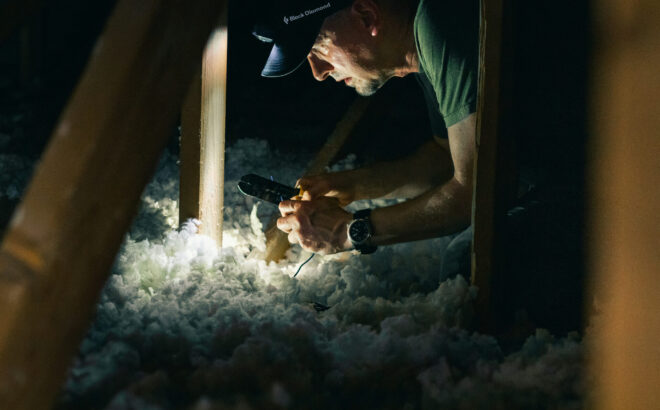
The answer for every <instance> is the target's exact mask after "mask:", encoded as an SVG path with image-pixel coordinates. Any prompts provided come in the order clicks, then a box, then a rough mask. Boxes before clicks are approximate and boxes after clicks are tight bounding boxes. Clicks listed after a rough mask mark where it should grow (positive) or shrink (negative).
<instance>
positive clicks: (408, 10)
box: [255, 0, 416, 95]
mask: <svg viewBox="0 0 660 410" xmlns="http://www.w3.org/2000/svg"><path fill="white" fill-rule="evenodd" d="M414 3H416V1H414V0H410V1H408V0H346V1H343V2H341V1H340V2H337V3H332V2H328V3H325V4H322V5H320V6H318V7H314V8H311V9H309V10H305V11H302V12H301V13H299V14H297V15H296V14H293V15H291V16H289V17H287V16H284V18H283V19H282V20H283V21H285V26H284V27H283V30H282V31H283V32H285V33H287V34H279V38H280V39H275V41H274V43H275V46H274V47H273V51H272V52H271V55H270V57H269V59H268V62H267V63H266V67H265V68H264V72H262V75H264V76H266V77H278V76H282V75H286V74H289V73H290V72H292V71H294V70H295V69H296V68H297V67H298V66H299V65H300V62H299V61H300V60H302V59H304V54H306V58H307V61H308V62H309V64H310V67H311V69H312V73H313V74H314V77H315V78H316V79H317V80H319V81H323V80H325V79H326V78H328V77H332V78H334V79H335V80H336V81H344V82H345V84H346V85H348V86H350V87H354V88H355V89H356V91H357V92H358V93H359V94H361V95H371V94H373V93H374V92H376V90H378V89H379V88H380V87H381V86H382V85H383V84H384V83H385V82H386V81H387V80H388V79H390V78H391V77H394V76H403V75H405V74H407V73H408V72H410V71H411V70H410V68H411V66H412V65H414V64H416V55H415V56H413V55H414V54H416V53H415V47H414V38H413V35H412V14H413V13H412V9H413V7H412V5H413V4H414ZM306 4H310V3H309V2H306ZM320 9H323V10H320ZM314 10H317V11H316V12H315V13H313V12H314ZM322 11H325V13H323V12H322ZM280 14H282V13H281V12H280ZM299 16H300V17H299ZM302 16H304V17H302ZM292 17H293V18H295V19H296V21H299V20H300V21H301V22H300V23H298V24H296V25H293V24H292V21H291V18H292ZM287 18H288V19H289V22H288V23H287V22H286V19H287ZM305 18H307V20H306V21H304V22H303V21H302V20H304V19H305ZM260 32H261V33H268V31H267V30H264V29H263V28H261V29H260V28H259V27H256V28H255V35H257V36H258V37H260V38H262V39H263V37H268V36H267V35H263V34H260ZM273 37H277V35H274V36H273ZM305 37H307V38H305ZM305 40H307V41H310V42H309V43H306V42H305ZM294 43H295V44H296V46H297V48H296V50H295V51H293V48H294V47H293V44H294ZM308 44H309V45H308ZM303 52H304V54H303ZM273 68H281V69H280V70H273Z"/></svg>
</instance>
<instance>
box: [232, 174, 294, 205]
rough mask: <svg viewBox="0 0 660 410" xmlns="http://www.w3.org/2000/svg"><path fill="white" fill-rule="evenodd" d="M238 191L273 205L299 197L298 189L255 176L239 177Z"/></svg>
mask: <svg viewBox="0 0 660 410" xmlns="http://www.w3.org/2000/svg"><path fill="white" fill-rule="evenodd" d="M238 189H239V190H240V191H241V192H242V193H243V194H245V195H248V196H252V197H255V198H258V199H261V200H263V201H268V202H271V203H273V204H275V205H277V204H279V203H280V202H282V201H285V200H287V199H291V198H293V197H294V196H299V195H300V193H301V192H300V189H298V188H293V187H290V186H286V185H283V184H280V183H279V182H275V181H271V180H270V179H267V178H264V177H260V176H259V175H255V174H248V175H245V176H243V177H241V180H240V181H239V182H238Z"/></svg>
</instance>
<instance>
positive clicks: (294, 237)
mask: <svg viewBox="0 0 660 410" xmlns="http://www.w3.org/2000/svg"><path fill="white" fill-rule="evenodd" d="M288 239H289V243H291V244H296V243H298V242H299V236H298V234H297V233H296V232H289V236H288Z"/></svg>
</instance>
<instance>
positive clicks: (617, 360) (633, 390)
mask: <svg viewBox="0 0 660 410" xmlns="http://www.w3.org/2000/svg"><path fill="white" fill-rule="evenodd" d="M592 10H593V12H594V15H593V22H594V25H595V27H594V28H595V32H594V34H595V35H594V36H593V39H594V43H593V44H594V48H593V56H594V58H593V60H592V64H591V68H592V70H591V74H592V76H591V78H592V82H591V90H592V93H591V107H590V108H591V112H590V118H591V126H590V130H591V134H590V144H589V151H588V152H589V153H590V167H589V168H590V172H589V175H588V177H587V181H589V182H590V185H589V193H590V198H589V207H588V209H589V214H588V226H589V234H588V238H589V249H590V258H589V261H590V266H589V268H590V269H589V270H590V274H591V281H592V283H591V286H590V287H591V297H590V298H588V299H587V300H588V301H590V302H591V301H594V300H595V301H597V307H596V308H597V312H595V313H596V314H597V320H596V321H595V323H594V325H593V326H592V329H591V330H592V332H590V337H589V339H590V340H589V341H590V342H591V345H590V349H589V362H590V366H589V373H590V377H589V379H590V380H593V381H594V382H595V383H594V384H595V389H594V392H593V394H592V395H591V397H592V398H593V402H592V403H589V404H590V408H593V409H601V410H610V409H612V410H613V409H658V408H660V389H658V386H660V347H659V346H658V336H659V335H660V297H659V296H658V295H660V281H658V273H659V272H660V268H659V267H660V252H659V249H660V219H659V217H658V210H660V160H659V158H660V138H659V136H658V130H660V104H659V103H658V95H660V76H659V75H658V67H660V2H658V1H657V0H639V1H635V2H630V1H627V0H596V1H594V2H593V3H592ZM593 313H594V312H592V314H593Z"/></svg>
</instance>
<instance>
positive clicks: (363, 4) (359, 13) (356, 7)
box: [351, 0, 382, 37]
mask: <svg viewBox="0 0 660 410" xmlns="http://www.w3.org/2000/svg"><path fill="white" fill-rule="evenodd" d="M351 13H353V14H354V15H355V16H356V17H357V18H358V19H359V21H360V23H361V27H362V28H363V29H364V30H365V31H366V32H367V33H369V35H370V36H371V37H376V36H377V35H378V33H379V32H380V26H381V21H382V19H381V9H380V7H379V6H378V4H376V3H375V2H374V1H373V0H355V1H354V2H353V5H352V6H351Z"/></svg>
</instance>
